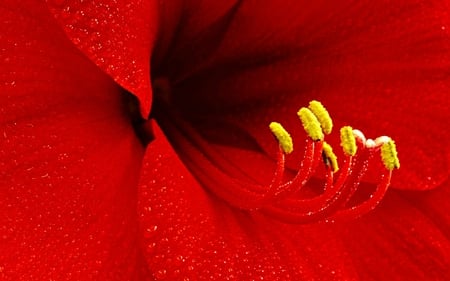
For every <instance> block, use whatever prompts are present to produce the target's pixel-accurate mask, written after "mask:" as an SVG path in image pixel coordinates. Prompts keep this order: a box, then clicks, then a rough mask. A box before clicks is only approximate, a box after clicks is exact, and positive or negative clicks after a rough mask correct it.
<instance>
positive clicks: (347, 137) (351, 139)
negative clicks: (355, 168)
mask: <svg viewBox="0 0 450 281" xmlns="http://www.w3.org/2000/svg"><path fill="white" fill-rule="evenodd" d="M341 146H342V149H343V150H344V152H345V154H347V155H349V156H355V154H356V149H357V147H356V139H355V136H354V135H353V129H352V127H350V126H344V127H342V128H341Z"/></svg>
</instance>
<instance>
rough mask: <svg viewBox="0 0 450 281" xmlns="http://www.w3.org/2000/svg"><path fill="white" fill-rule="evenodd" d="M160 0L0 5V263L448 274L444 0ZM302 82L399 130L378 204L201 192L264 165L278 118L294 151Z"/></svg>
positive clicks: (161, 273)
mask: <svg viewBox="0 0 450 281" xmlns="http://www.w3.org/2000/svg"><path fill="white" fill-rule="evenodd" d="M118 2H119V3H118ZM156 2H158V1H155V2H153V1H147V2H146V1H134V2H133V3H129V1H110V2H109V1H105V2H104V3H100V2H98V1H97V2H89V1H82V0H80V1H79V2H75V1H66V2H65V1H61V0H59V1H56V0H55V1H52V2H51V3H49V4H48V5H45V4H42V3H40V2H38V1H34V0H27V1H20V2H17V1H10V0H6V1H3V2H2V3H1V4H0V18H1V22H2V32H1V33H0V39H1V40H0V42H1V43H0V46H1V48H0V50H1V51H0V62H1V64H2V68H1V73H0V81H1V83H0V90H1V92H0V101H1V107H0V128H1V131H0V166H1V169H0V173H1V175H0V188H1V189H0V190H1V193H0V214H1V219H0V225H1V228H0V229H1V230H0V234H1V235H0V279H1V280H153V279H166V280H198V279H200V280H205V279H211V280H256V279H265V280H303V279H306V280H308V279H325V280H327V279H341V280H351V279H361V280H379V279H386V280H391V279H394V280H395V279H396V280H398V279H403V280H410V279H414V280H417V279H419V280H426V279H429V280H446V279H450V272H449V269H448V264H449V261H450V243H449V239H448V237H450V216H449V214H448V211H447V210H448V207H449V203H448V198H449V197H448V196H449V188H448V170H449V169H448V160H449V159H450V157H449V149H448V147H447V146H446V144H447V141H446V140H447V138H448V132H447V131H446V129H447V124H446V123H447V120H448V117H449V108H448V107H449V106H448V101H447V99H446V95H447V92H448V90H449V89H450V83H449V80H448V77H447V74H448V70H449V65H450V48H449V34H448V31H447V29H448V28H450V25H449V19H448V11H449V7H448V6H447V4H445V3H441V2H445V1H431V2H430V1H428V2H426V3H422V2H421V1H396V2H395V3H391V2H388V1H386V3H382V2H384V1H377V2H376V3H372V2H370V3H369V2H368V1H362V2H358V3H343V2H342V1H340V2H339V3H338V2H336V3H331V1H330V2H329V3H318V4H311V3H309V2H305V3H304V4H303V3H302V4H300V3H299V2H298V1H292V3H290V2H285V3H283V4H282V5H280V4H276V3H275V2H273V1H266V2H264V3H261V2H260V1H258V2H256V1H238V2H237V3H235V2H234V1H215V2H214V4H213V2H208V3H206V2H207V1H205V3H203V2H201V1H186V2H182V1H165V2H162V1H160V2H158V3H156ZM272 2H273V3H272ZM349 2H350V1H349ZM403 2H404V3H403ZM434 2H436V3H434ZM151 81H153V82H151ZM155 81H157V82H155ZM152 85H153V94H152V91H151V88H152ZM156 86H158V87H156ZM124 89H126V90H124ZM126 91H129V92H131V93H132V94H133V95H134V96H136V97H137V98H138V100H139V102H140V105H141V110H140V112H141V113H142V114H144V116H146V115H147V114H148V113H150V116H151V118H150V119H151V121H148V122H147V123H145V124H141V123H139V121H138V120H136V119H133V118H135V116H130V108H129V107H127V106H128V105H129V102H128V101H129V98H127V97H129V96H130V95H129V94H128V93H127V92H126ZM152 95H153V96H152ZM152 98H153V101H152ZM311 99H318V100H321V101H323V103H324V104H325V105H326V106H327V108H328V110H329V112H330V113H331V115H332V116H333V117H334V119H333V120H334V121H335V123H336V127H340V126H341V125H344V124H347V123H349V124H351V125H353V126H354V127H356V128H360V129H362V130H364V132H365V133H366V135H368V136H370V137H376V136H377V135H379V134H380V133H383V134H387V135H390V136H392V137H393V138H395V140H396V141H397V144H398V148H399V154H400V156H401V160H402V169H400V170H399V171H398V172H396V173H395V175H394V178H393V182H392V188H391V189H390V190H389V191H388V193H387V195H386V197H385V199H384V200H383V202H382V203H381V204H380V206H379V207H377V208H376V209H375V210H374V211H372V212H371V213H369V214H368V215H366V216H364V217H362V218H359V219H355V220H351V221H348V222H340V221H338V222H336V223H323V222H313V223H307V224H288V223H283V222H281V221H279V220H277V219H274V218H272V217H271V216H267V215H265V214H263V213H262V212H260V211H244V210H239V209H237V208H235V207H232V206H230V204H229V203H227V202H225V201H223V200H222V199H220V198H218V197H216V196H215V195H214V194H213V193H211V192H210V191H209V190H211V189H213V188H214V186H213V185H214V184H223V182H221V180H222V179H217V178H211V177H209V175H210V171H212V169H214V167H219V168H220V169H221V170H223V171H226V172H225V173H224V175H225V176H229V177H233V178H238V179H239V180H246V181H264V180H265V178H266V177H268V175H271V174H272V173H273V172H272V171H273V168H274V167H273V166H274V165H273V163H274V160H273V159H274V156H275V153H274V150H275V149H276V143H274V140H273V138H271V137H270V132H269V131H268V129H267V125H268V124H269V123H270V122H271V121H274V120H279V121H281V122H283V124H284V125H285V126H286V127H287V128H289V131H290V132H291V133H292V134H293V138H294V142H295V144H294V145H295V147H296V149H295V151H297V152H299V153H297V154H296V153H295V152H294V154H293V155H292V156H289V158H288V167H289V168H297V167H298V165H297V164H298V163H297V162H298V161H299V159H301V152H303V149H302V148H301V147H302V142H301V140H302V139H304V138H305V137H304V136H303V135H302V134H303V133H302V131H301V130H300V129H298V127H299V122H298V120H297V119H296V118H295V112H296V111H297V110H298V107H299V106H303V105H306V104H307V102H308V101H309V100H311ZM152 106H153V107H152ZM131 109H133V105H132V106H131ZM133 126H134V127H133ZM141 126H143V127H144V133H152V134H153V136H152V137H153V139H152V141H151V142H149V143H148V144H147V145H145V146H143V145H142V141H144V142H145V141H148V139H144V138H145V137H146V136H145V135H143V133H142V130H141V129H142V128H141ZM160 127H161V129H162V130H161V129H160ZM135 129H137V130H135ZM136 131H137V132H138V134H136ZM163 131H164V133H163ZM138 135H139V136H140V137H138ZM147 136H148V135H147ZM166 136H167V137H166ZM169 140H170V141H169ZM193 143H194V144H195V145H193ZM186 147H188V149H185V148H186ZM334 147H335V149H336V148H337V147H338V146H336V145H335V146H334ZM275 152H276V151H275ZM205 155H206V157H207V160H208V161H206V162H200V160H199V159H202V157H204V156H205ZM338 156H339V155H338ZM180 159H182V160H180ZM290 161H292V162H290ZM199 163H201V165H200V166H199ZM205 163H210V164H208V165H206V164H205ZM202 169H204V170H205V171H207V173H206V175H205V176H204V177H203V178H199V174H200V173H201V171H202ZM190 171H194V173H193V174H191V172H190ZM194 174H195V177H194ZM199 180H201V182H202V184H200V182H199ZM269 180H270V177H269ZM266 182H267V181H266ZM311 183H312V184H311V186H310V190H309V191H315V192H317V191H318V189H317V187H320V186H321V180H320V179H319V178H317V177H314V178H313V179H312V180H311ZM373 183H374V179H373V178H372V177H368V178H365V183H364V184H363V185H362V189H367V190H368V191H370V190H371V188H372V189H373ZM316 189H317V190H316ZM423 190H428V191H423ZM307 191H308V190H307ZM361 196H364V194H362V195H361ZM361 198H362V197H361Z"/></svg>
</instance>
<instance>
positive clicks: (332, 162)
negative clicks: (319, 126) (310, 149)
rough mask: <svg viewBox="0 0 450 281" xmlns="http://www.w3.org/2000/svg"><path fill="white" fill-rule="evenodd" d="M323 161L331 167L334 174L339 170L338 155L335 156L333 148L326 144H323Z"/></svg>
mask: <svg viewBox="0 0 450 281" xmlns="http://www.w3.org/2000/svg"><path fill="white" fill-rule="evenodd" d="M323 160H324V162H325V165H327V166H330V167H331V170H332V171H333V173H336V172H337V171H338V170H339V167H338V163H337V157H336V154H334V152H333V148H331V146H330V145H329V144H328V143H326V142H324V143H323Z"/></svg>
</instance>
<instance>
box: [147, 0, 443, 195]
mask: <svg viewBox="0 0 450 281" xmlns="http://www.w3.org/2000/svg"><path fill="white" fill-rule="evenodd" d="M315 3H316V4H311V3H310V2H308V3H304V4H299V2H298V1H292V2H289V3H284V4H283V5H279V4H277V3H275V1H270V2H267V1H266V2H264V3H263V4H262V3H256V2H251V1H250V2H245V1H244V2H242V3H241V5H240V6H233V8H232V9H231V8H230V12H229V13H223V16H222V17H220V18H219V19H217V20H211V21H209V22H203V21H201V19H202V17H201V16H199V15H197V14H194V13H193V12H191V11H190V10H186V11H185V14H183V18H189V17H193V19H192V20H191V21H194V22H196V21H195V20H198V21H201V22H202V23H204V25H206V26H204V27H203V32H202V33H198V34H194V35H191V36H190V37H189V40H190V41H189V46H192V47H191V48H188V47H185V48H184V49H182V48H181V47H180V48H177V47H174V51H173V52H171V53H169V54H167V55H166V57H167V61H169V62H172V61H175V62H177V63H176V64H169V65H168V66H166V68H167V69H164V71H163V70H161V73H169V79H170V80H171V82H172V84H173V89H172V91H173V93H172V98H173V101H174V104H175V105H174V106H176V107H178V110H179V111H181V112H182V113H183V114H184V117H185V118H187V119H190V120H191V122H193V123H194V126H195V127H197V129H198V130H201V131H202V133H203V134H204V135H205V136H206V137H207V138H208V139H209V140H210V141H212V142H217V141H218V140H220V142H221V143H225V144H226V145H232V146H247V144H248V139H254V140H256V141H257V142H258V143H259V144H260V145H261V146H262V147H263V148H264V150H265V151H271V150H272V148H273V146H274V143H273V140H272V138H271V136H270V133H269V132H268V129H267V125H268V124H269V122H270V121H280V122H282V123H283V124H285V125H286V127H287V128H288V129H289V130H290V131H291V132H292V133H293V135H294V141H295V140H298V141H300V140H301V139H302V137H303V136H302V133H301V129H300V125H299V122H298V120H297V118H296V114H295V113H296V111H297V110H298V108H299V107H301V106H304V105H306V104H307V102H308V101H309V100H311V99H319V100H321V101H323V102H324V104H325V105H326V106H327V107H328V108H329V110H330V112H331V114H332V116H334V117H335V123H336V124H337V125H343V124H350V125H353V126H354V127H357V128H359V129H361V130H363V131H364V132H367V136H368V137H373V138H374V137H377V136H378V135H380V134H388V135H390V136H391V137H393V138H394V139H395V140H396V141H397V144H398V148H399V154H400V159H401V164H402V168H401V169H400V171H399V172H398V173H396V175H394V179H393V180H394V184H393V186H394V187H395V188H401V189H431V188H434V187H436V186H438V185H439V184H441V183H442V182H443V181H445V179H446V178H447V177H448V172H449V165H448V160H449V158H450V150H449V148H448V146H447V144H446V142H445V141H442V140H446V139H448V138H449V133H448V130H447V128H446V126H445V124H446V123H445V120H448V118H449V117H450V110H449V107H448V102H447V96H446V93H447V92H449V91H450V82H449V81H450V80H448V78H447V74H446V73H447V72H448V69H449V67H450V63H449V62H450V46H449V43H450V41H449V33H448V29H449V28H450V25H449V18H448V11H449V7H448V5H447V3H444V2H443V1H431V2H427V3H422V1H396V2H395V3H392V2H390V1H389V3H384V2H383V1H381V2H379V1H378V2H377V3H372V2H370V3H369V2H367V1H366V2H365V3H364V2H358V4H355V3H354V2H351V3H350V1H349V3H342V1H341V2H339V3H338V2H336V3H329V2H328V1H324V2H315ZM220 25H222V26H226V31H223V32H222V34H223V36H222V37H220V41H215V42H214V43H213V42H210V43H209V44H208V45H204V44H203V43H202V42H203V41H202V38H203V36H204V34H208V32H210V33H213V31H216V30H220V28H219V27H218V26H220ZM180 37H181V38H183V35H178V38H180ZM196 43H199V44H200V43H202V45H201V46H207V47H201V48H202V51H203V54H206V55H204V56H192V55H191V53H193V52H195V48H197V47H198V45H197V44H196ZM186 45H188V43H186V42H180V40H178V41H176V46H186ZM156 72H158V71H156ZM205 120H206V122H208V124H206V125H205V124H204V123H205ZM223 124H227V128H235V130H233V131H229V130H227V129H222V130H220V128H224V126H223ZM296 131H297V133H296ZM237 132H239V133H238V134H237ZM242 132H244V133H247V134H248V136H247V137H244V134H242ZM298 132H300V133H298ZM240 140H241V143H239V141H240ZM301 146H302V143H301V142H300V143H298V144H297V148H299V150H300V151H301ZM257 148H258V147H253V149H257Z"/></svg>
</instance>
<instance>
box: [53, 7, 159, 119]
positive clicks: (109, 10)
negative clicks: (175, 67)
mask: <svg viewBox="0 0 450 281" xmlns="http://www.w3.org/2000/svg"><path fill="white" fill-rule="evenodd" d="M156 2H157V1H153V0H138V1H128V0H120V1H83V0H76V1H65V0H48V1H47V3H48V6H49V7H50V9H51V11H52V13H53V14H54V15H55V17H56V19H57V20H58V21H59V22H60V24H61V26H62V27H63V28H64V30H65V32H66V34H67V35H68V37H69V38H70V39H71V41H72V42H73V43H74V44H75V45H76V46H77V47H78V48H80V49H81V50H82V51H83V52H84V53H85V54H86V55H87V56H88V57H89V58H90V59H92V60H93V61H94V62H95V63H96V64H97V65H98V66H99V67H100V68H102V69H103V70H104V71H105V72H106V73H108V74H110V75H111V76H112V77H113V78H114V80H115V81H116V82H117V83H119V84H120V85H122V86H123V87H124V88H125V89H127V90H128V91H130V92H132V93H133V94H134V95H136V96H137V97H138V98H139V100H140V102H141V112H142V114H143V116H147V115H148V113H149V111H150V107H151V101H152V96H151V91H152V90H151V87H150V75H149V73H150V54H151V51H152V48H153V43H154V40H155V37H156V35H157V30H158V27H157V20H158V19H157V16H158V14H157V11H158V9H157V8H156Z"/></svg>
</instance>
